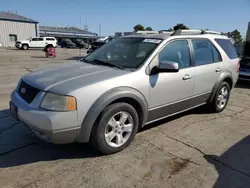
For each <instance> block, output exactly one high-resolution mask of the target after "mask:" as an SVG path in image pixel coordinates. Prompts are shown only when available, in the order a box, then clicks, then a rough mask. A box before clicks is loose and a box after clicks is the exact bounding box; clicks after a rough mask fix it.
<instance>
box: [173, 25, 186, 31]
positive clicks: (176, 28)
mask: <svg viewBox="0 0 250 188" xmlns="http://www.w3.org/2000/svg"><path fill="white" fill-rule="evenodd" d="M178 29H189V28H188V27H187V26H185V25H184V24H182V23H180V24H176V26H174V30H175V31H176V30H178Z"/></svg>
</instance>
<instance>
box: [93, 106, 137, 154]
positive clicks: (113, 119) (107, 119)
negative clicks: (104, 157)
mask: <svg viewBox="0 0 250 188" xmlns="http://www.w3.org/2000/svg"><path fill="white" fill-rule="evenodd" d="M138 126H139V118H138V114H137V112H136V110H135V109H134V108H133V107H132V106H131V105H129V104H127V103H115V104H112V105H110V106H108V107H106V108H105V109H104V111H103V112H102V113H101V115H100V116H99V118H98V120H97V122H96V124H95V127H94V128H93V131H92V135H91V142H92V144H93V145H94V146H95V147H96V148H97V149H98V150H99V151H100V152H101V153H103V154H112V153H116V152H119V151H121V150H123V149H125V148H126V147H127V146H128V145H129V144H130V143H131V142H132V140H133V139H134V137H135V135H136V133H137V130H138Z"/></svg>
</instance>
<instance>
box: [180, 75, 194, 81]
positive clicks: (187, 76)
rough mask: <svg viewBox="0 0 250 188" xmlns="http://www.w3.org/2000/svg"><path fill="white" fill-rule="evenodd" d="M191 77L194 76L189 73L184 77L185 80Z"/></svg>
mask: <svg viewBox="0 0 250 188" xmlns="http://www.w3.org/2000/svg"><path fill="white" fill-rule="evenodd" d="M191 78H192V76H190V75H189V74H186V75H185V76H184V77H183V78H182V79H183V80H189V79H191Z"/></svg>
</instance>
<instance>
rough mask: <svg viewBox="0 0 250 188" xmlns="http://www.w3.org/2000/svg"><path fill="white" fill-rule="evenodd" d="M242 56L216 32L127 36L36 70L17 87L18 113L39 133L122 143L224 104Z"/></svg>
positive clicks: (104, 147) (56, 139) (105, 146)
mask: <svg viewBox="0 0 250 188" xmlns="http://www.w3.org/2000/svg"><path fill="white" fill-rule="evenodd" d="M238 71H239V59H238V57H237V53H236V51H235V49H234V47H233V46H232V43H231V42H230V40H229V39H228V38H227V37H226V36H223V35H221V34H220V33H217V32H212V31H211V32H209V31H201V30H189V31H184V30H177V31H176V32H173V33H159V34H139V35H131V36H124V37H121V38H117V39H114V40H112V41H111V42H109V43H107V44H105V45H103V46H102V47H100V48H99V49H97V50H96V51H94V52H93V53H91V54H90V55H88V56H87V57H85V58H84V59H83V60H81V61H79V62H76V63H73V64H64V65H62V66H58V67H53V68H49V69H44V70H38V71H35V72H32V73H29V74H27V75H25V76H24V77H22V78H21V80H20V82H19V84H18V86H17V88H16V89H15V90H14V91H13V93H12V94H11V102H10V111H11V114H12V115H13V116H14V117H15V118H16V119H18V120H20V121H21V122H23V123H24V124H25V125H27V126H28V127H30V129H31V130H32V131H33V132H34V133H35V134H36V135H37V136H38V137H40V138H42V139H44V140H46V141H49V142H53V143H57V144H63V143H71V142H89V141H91V142H92V143H93V145H94V146H95V147H96V148H98V149H99V150H100V151H101V152H102V153H104V154H110V153H115V152H118V151H121V150H123V149H124V148H125V147H127V146H128V145H129V144H130V143H131V141H132V140H133V138H134V136H135V134H136V133H137V131H138V130H139V129H140V128H141V127H143V126H144V125H146V124H149V123H151V122H154V121H157V120H159V119H163V118H165V117H168V116H171V115H174V114H177V113H180V112H183V111H186V110H189V109H192V108H195V107H197V106H201V105H204V104H207V105H210V107H211V109H212V110H213V111H215V112H220V111H222V110H224V108H225V107H226V105H227V102H228V100H229V96H230V91H231V89H232V88H233V87H234V85H235V83H236V81H237V79H238Z"/></svg>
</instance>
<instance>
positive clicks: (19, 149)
mask: <svg viewBox="0 0 250 188" xmlns="http://www.w3.org/2000/svg"><path fill="white" fill-rule="evenodd" d="M84 54H85V51H84V50H82V51H80V50H77V49H57V57H56V58H45V57H44V52H42V51H41V50H28V51H22V50H15V49H0V66H1V69H0V187H1V188H10V187H18V188H19V187H20V188H21V187H23V188H24V187H25V188H28V187H49V188H51V187H65V188H68V187H71V188H74V187H76V188H78V187H84V188H85V187H86V188H90V187H109V188H112V187H118V188H123V187H128V188H131V187H150V188H154V187H156V188H168V187H169V188H170V187H171V188H173V187H176V188H177V187H178V188H180V187H187V188H194V187H197V188H201V187H215V188H217V187H222V188H224V187H227V188H230V187H249V185H250V162H249V156H250V150H249V146H250V136H249V132H250V123H249V121H250V83H240V84H238V85H237V86H236V88H234V89H233V91H232V94H231V99H230V102H229V105H228V107H227V108H226V110H224V111H223V112H222V113H220V114H211V113H209V111H208V110H207V109H206V107H205V106H203V107H200V108H198V109H195V110H192V111H189V112H186V113H183V114H180V115H178V116H174V117H172V118H168V119H165V120H163V121H160V122H157V123H153V124H151V125H148V126H147V127H146V128H145V129H144V130H142V131H141V132H140V133H138V134H137V136H136V138H135V140H134V142H133V143H132V144H131V146H129V147H128V148H127V149H126V150H124V151H122V152H120V153H117V154H114V155H109V156H102V155H100V153H99V152H98V151H96V150H95V149H94V148H93V147H92V146H91V145H90V144H69V145H52V144H47V143H44V142H43V141H40V140H39V139H37V138H36V137H35V136H33V134H32V133H30V131H29V130H28V129H27V128H26V127H24V126H23V125H22V124H21V123H19V122H16V121H15V120H14V119H13V118H12V117H10V115H9V113H8V102H9V96H10V93H11V91H12V90H13V89H14V88H15V87H16V84H17V82H18V81H19V79H20V77H21V76H22V75H24V74H26V73H28V72H30V71H33V70H36V69H38V68H43V67H48V66H55V65H58V64H61V63H69V62H72V61H75V60H77V59H80V57H81V56H83V55H84Z"/></svg>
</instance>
